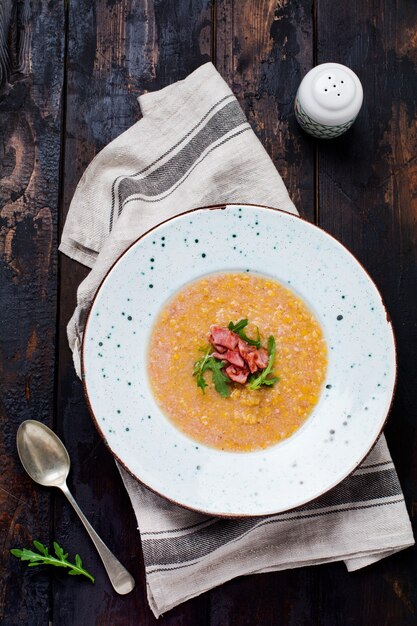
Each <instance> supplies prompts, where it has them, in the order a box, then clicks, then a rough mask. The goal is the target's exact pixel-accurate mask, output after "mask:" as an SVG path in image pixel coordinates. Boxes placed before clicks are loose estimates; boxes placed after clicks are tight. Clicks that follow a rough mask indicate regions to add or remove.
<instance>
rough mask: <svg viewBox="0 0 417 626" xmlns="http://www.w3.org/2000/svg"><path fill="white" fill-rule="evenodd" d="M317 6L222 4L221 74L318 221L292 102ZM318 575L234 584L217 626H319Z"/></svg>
mask: <svg viewBox="0 0 417 626" xmlns="http://www.w3.org/2000/svg"><path fill="white" fill-rule="evenodd" d="M312 9H313V7H312V2H309V1H304V2H303V1H302V2H288V1H285V0H284V1H282V2H278V3H277V2H276V1H275V0H274V1H272V0H271V1H268V2H265V1H260V0H240V1H239V2H237V1H235V2H234V1H233V0H224V1H222V2H218V3H217V21H216V48H217V68H218V70H219V71H220V72H221V74H222V75H223V76H224V78H225V79H226V80H227V81H228V83H229V84H230V86H231V87H232V89H233V91H234V93H235V94H236V96H237V97H238V99H239V101H240V103H241V105H242V107H243V110H244V111H245V113H246V115H247V117H248V120H249V122H250V123H251V125H252V127H253V129H254V131H255V132H256V134H257V135H258V137H259V139H260V140H261V142H262V144H263V145H264V146H265V148H266V149H267V151H268V153H269V154H270V156H271V158H272V160H273V162H274V163H275V165H276V167H277V169H278V171H279V172H280V174H281V176H282V177H283V179H284V182H285V184H286V185H287V188H288V190H289V193H290V196H291V198H292V199H293V201H294V203H295V205H296V206H297V208H298V210H299V212H300V213H301V215H302V216H303V217H305V218H306V219H309V220H310V221H313V220H314V218H315V210H314V206H315V174H314V171H315V170H314V153H315V147H314V141H313V140H312V139H311V138H310V137H308V136H307V135H305V134H304V133H303V132H302V131H301V129H300V128H299V126H298V124H297V122H296V120H295V118H294V112H293V103H294V96H295V93H296V91H297V87H298V84H299V82H300V81H301V78H302V77H303V75H304V74H305V73H306V72H307V71H308V70H309V69H310V68H311V67H312V65H313V49H314V45H313V10H312ZM318 590H319V588H318V584H317V572H316V571H313V570H312V569H303V570H294V571H287V572H277V573H271V574H263V575H261V576H249V577H246V578H240V579H238V580H234V581H231V582H230V583H227V584H225V585H223V586H222V587H220V588H218V589H215V590H213V591H212V592H211V594H210V618H211V622H210V623H211V624H212V625H213V626H242V625H243V624H248V625H249V624H263V625H268V624H270V625H271V626H272V625H274V626H275V625H276V624H277V623H282V624H286V625H291V626H299V625H300V624H313V623H316V622H317V603H316V602H315V598H316V595H317V593H318Z"/></svg>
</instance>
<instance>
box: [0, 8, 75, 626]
mask: <svg viewBox="0 0 417 626" xmlns="http://www.w3.org/2000/svg"><path fill="white" fill-rule="evenodd" d="M0 15H1V18H0V67H1V69H0V89H1V95H0V127H1V129H2V133H1V134H0V159H1V162H0V419H1V429H0V433H1V434H0V536H1V537H2V554H1V557H2V558H1V565H0V581H1V582H0V622H1V623H2V624H4V625H9V624H10V625H11V624H16V625H17V624H31V625H32V624H33V625H37V624H39V625H41V624H42V625H43V624H47V621H48V607H49V597H48V596H49V579H48V575H47V574H45V573H40V574H37V575H36V574H35V570H28V568H27V566H26V565H23V564H21V563H20V562H19V561H18V560H17V559H16V558H15V557H12V556H11V555H10V553H9V550H10V548H13V547H24V546H27V545H29V544H30V542H31V541H32V540H33V539H40V540H41V541H44V542H45V543H49V539H50V494H49V493H48V492H47V491H46V490H43V489H41V488H39V487H37V486H35V485H34V483H33V482H32V481H31V480H30V479H29V478H28V477H27V476H26V474H25V473H24V471H23V468H22V467H21V465H20V462H19V460H18V458H17V454H16V445H15V437H16V430H17V427H18V426H19V424H20V423H21V422H22V421H23V420H24V419H27V418H35V419H38V420H41V421H43V422H45V423H47V424H49V425H51V424H52V416H53V410H54V364H55V333H56V323H55V322H56V292H57V289H56V287H57V252H56V249H57V237H56V227H57V220H58V191H59V160H60V146H61V90H62V85H63V62H64V40H65V34H64V28H63V25H64V12H63V6H62V3H60V2H50V3H49V5H48V6H46V3H36V5H35V4H34V5H31V4H30V3H29V2H26V1H20V2H16V3H10V2H8V1H6V2H4V4H3V5H0Z"/></svg>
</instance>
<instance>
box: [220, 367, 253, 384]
mask: <svg viewBox="0 0 417 626" xmlns="http://www.w3.org/2000/svg"><path fill="white" fill-rule="evenodd" d="M224 371H225V372H226V374H227V376H228V377H229V378H230V380H233V382H234V383H240V384H241V385H244V384H245V383H246V381H247V380H248V376H249V370H248V369H246V368H242V367H235V366H234V365H229V366H228V367H226V369H225V370H224Z"/></svg>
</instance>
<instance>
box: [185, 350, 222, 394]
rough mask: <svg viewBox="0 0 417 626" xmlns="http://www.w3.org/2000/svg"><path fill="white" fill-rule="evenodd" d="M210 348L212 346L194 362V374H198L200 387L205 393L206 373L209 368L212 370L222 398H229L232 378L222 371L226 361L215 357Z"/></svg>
mask: <svg viewBox="0 0 417 626" xmlns="http://www.w3.org/2000/svg"><path fill="white" fill-rule="evenodd" d="M210 350H211V348H209V349H208V350H207V351H206V352H205V354H204V356H202V357H201V359H199V360H198V361H196V363H194V369H193V376H196V378H197V385H198V387H200V389H202V391H203V393H205V392H206V387H207V383H206V381H205V378H204V374H205V373H206V372H207V370H211V373H212V378H213V384H214V388H215V389H216V391H217V392H218V393H219V394H220V395H221V396H222V398H228V397H229V396H230V387H229V385H230V379H229V378H228V377H227V376H226V374H224V373H223V372H222V369H223V367H224V366H225V365H226V363H225V362H224V361H218V360H217V359H215V358H214V357H213V356H212V355H211V354H210Z"/></svg>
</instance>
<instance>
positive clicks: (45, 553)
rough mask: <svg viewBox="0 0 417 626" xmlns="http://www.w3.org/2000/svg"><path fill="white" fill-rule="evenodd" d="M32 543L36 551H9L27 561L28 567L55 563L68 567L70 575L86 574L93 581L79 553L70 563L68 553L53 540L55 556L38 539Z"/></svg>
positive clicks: (26, 549) (58, 565)
mask: <svg viewBox="0 0 417 626" xmlns="http://www.w3.org/2000/svg"><path fill="white" fill-rule="evenodd" d="M33 545H34V546H35V548H36V549H37V550H38V552H34V551H33V550H29V549H28V548H23V549H22V550H21V549H20V548H13V549H12V550H10V552H11V553H12V554H13V556H16V557H17V558H19V559H20V560H21V561H29V563H28V566H29V567H35V566H37V565H55V566H56V567H66V568H68V569H69V572H68V574H69V575H70V576H86V577H87V578H89V579H90V580H91V582H94V576H92V575H91V574H89V572H87V570H85V569H84V568H83V562H82V560H81V557H80V555H79V554H76V555H75V563H70V562H69V561H68V553H66V552H64V550H63V548H61V546H60V545H59V543H57V542H56V541H54V544H53V545H54V551H55V555H56V557H55V556H53V555H51V554H49V550H48V548H47V547H46V546H44V545H43V543H41V542H40V541H36V540H35V541H34V542H33Z"/></svg>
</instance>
